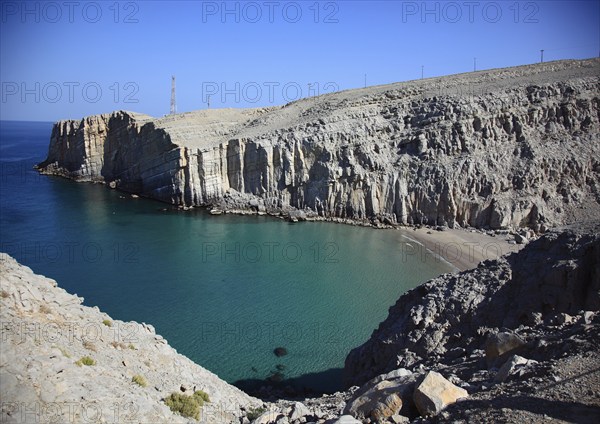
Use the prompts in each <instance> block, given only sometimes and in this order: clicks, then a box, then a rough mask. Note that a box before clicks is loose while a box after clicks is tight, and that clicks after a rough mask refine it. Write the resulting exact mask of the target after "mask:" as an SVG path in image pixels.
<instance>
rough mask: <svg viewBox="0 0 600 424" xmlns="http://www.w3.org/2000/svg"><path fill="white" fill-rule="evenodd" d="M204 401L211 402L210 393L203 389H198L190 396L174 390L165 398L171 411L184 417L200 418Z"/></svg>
mask: <svg viewBox="0 0 600 424" xmlns="http://www.w3.org/2000/svg"><path fill="white" fill-rule="evenodd" d="M204 402H210V400H209V397H208V394H207V393H205V392H203V391H202V390H197V391H196V392H194V394H193V395H191V396H188V395H184V394H183V393H178V392H173V393H171V394H170V395H169V396H168V397H167V398H166V399H165V405H167V406H168V407H169V408H170V409H171V411H173V412H175V413H177V414H180V415H181V416H183V417H191V418H194V419H196V420H198V419H200V409H201V408H202V406H203V405H204Z"/></svg>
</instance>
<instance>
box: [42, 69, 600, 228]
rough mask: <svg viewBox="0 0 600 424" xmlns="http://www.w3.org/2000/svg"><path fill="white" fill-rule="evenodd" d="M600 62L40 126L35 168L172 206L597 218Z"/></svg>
mask: <svg viewBox="0 0 600 424" xmlns="http://www.w3.org/2000/svg"><path fill="white" fill-rule="evenodd" d="M598 75H600V59H590V60H584V61H559V62H550V63H544V64H537V65H529V66H522V67H516V68H507V69H500V70H490V71H482V72H473V73H469V74H461V75H454V76H448V77H441V78H430V79H426V80H421V81H411V82H405V83H397V84H391V85H385V86H376V87H369V88H365V89H358V90H350V91H343V92H339V93H332V94H327V95H323V96H319V97H317V98H308V99H303V100H300V101H297V102H293V103H290V104H287V105H285V106H282V107H273V108H265V109H237V110H236V109H223V110H204V111H197V112H190V113H184V114H179V115H171V116H166V117H163V118H160V119H153V118H151V117H149V116H146V115H140V114H136V113H131V112H123V111H119V112H114V113H112V114H107V115H97V116H90V117H87V118H85V119H83V120H81V121H60V122H58V123H56V124H55V126H54V130H53V132H52V137H51V141H50V148H49V153H48V158H47V159H46V160H45V161H44V162H43V163H41V164H40V165H39V168H40V169H41V171H42V172H45V173H50V174H58V175H63V176H66V177H70V178H73V179H77V180H83V181H101V182H105V183H109V184H110V185H111V186H113V187H116V188H119V189H122V190H125V191H130V192H134V193H138V194H141V195H144V196H148V197H151V198H155V199H159V200H161V201H165V202H168V203H172V204H175V205H179V206H186V207H189V206H209V205H212V206H216V207H219V208H222V209H254V210H260V211H266V212H268V213H273V214H279V213H281V212H285V211H289V210H291V209H294V208H296V209H303V210H305V211H306V212H307V213H308V214H309V215H314V216H321V217H325V218H328V217H338V218H347V219H352V220H359V221H360V220H363V221H369V220H374V219H378V220H379V221H384V222H387V223H391V224H394V223H401V224H419V223H427V224H437V225H449V226H474V227H480V228H484V227H490V228H494V229H496V228H515V227H530V228H532V229H534V230H536V231H540V230H541V231H543V230H545V229H546V228H549V227H552V226H555V225H558V224H564V223H569V222H571V221H575V220H577V219H579V218H581V217H589V216H592V215H593V216H600V212H599V211H600V149H599V148H598V147H599V144H598V142H599V139H600V78H599V77H598Z"/></svg>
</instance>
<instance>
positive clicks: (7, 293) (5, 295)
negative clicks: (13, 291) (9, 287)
mask: <svg viewBox="0 0 600 424" xmlns="http://www.w3.org/2000/svg"><path fill="white" fill-rule="evenodd" d="M0 296H2V299H6V298H7V297H8V296H10V293H9V292H7V291H6V290H2V291H1V292H0Z"/></svg>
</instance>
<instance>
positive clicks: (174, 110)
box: [171, 75, 177, 115]
mask: <svg viewBox="0 0 600 424" xmlns="http://www.w3.org/2000/svg"><path fill="white" fill-rule="evenodd" d="M176 113H177V104H176V103H175V75H173V76H172V77H171V115H174V114H176Z"/></svg>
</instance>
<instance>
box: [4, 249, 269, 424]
mask: <svg viewBox="0 0 600 424" xmlns="http://www.w3.org/2000/svg"><path fill="white" fill-rule="evenodd" d="M82 301H83V299H82V298H80V297H77V296H74V295H72V294H69V293H67V292H65V291H64V290H63V289H61V288H59V287H57V286H56V282H55V281H54V280H51V279H48V278H46V277H43V276H40V275H36V274H34V273H33V272H32V271H31V269H29V268H27V267H25V266H22V265H20V264H18V263H17V262H16V261H15V260H14V259H12V258H11V257H9V256H8V255H6V254H0V305H1V307H0V321H1V324H2V329H1V330H2V342H1V343H0V398H1V399H2V402H1V403H2V405H1V407H2V408H1V412H0V413H1V415H0V421H1V422H3V423H24V422H61V423H88V422H144V423H185V422H189V419H186V418H184V417H182V416H180V415H176V414H174V413H173V412H171V410H170V409H169V408H168V407H167V406H166V405H165V403H164V402H163V399H164V398H166V397H167V396H169V395H170V394H171V393H173V392H178V393H185V394H191V393H192V392H194V391H195V390H202V391H204V392H206V393H207V394H208V395H209V397H210V402H207V403H205V404H204V406H203V407H202V410H201V413H200V420H201V421H202V422H207V423H216V422H219V423H221V422H223V423H229V422H236V423H237V422H239V419H238V417H239V416H241V415H242V408H249V407H252V406H255V405H261V404H262V403H261V402H260V401H258V400H257V399H254V398H252V397H250V396H248V395H247V394H245V393H244V392H242V391H241V390H239V389H237V388H235V387H233V386H231V385H229V384H227V383H226V382H224V381H223V380H221V379H219V378H218V377H217V376H216V375H214V374H212V373H211V372H209V371H207V370H206V369H204V368H202V367H200V366H199V365H196V364H195V363H193V362H192V361H191V360H189V359H188V358H186V357H185V356H182V355H180V354H178V353H177V352H176V351H175V350H174V349H173V348H172V347H171V346H169V345H168V343H167V341H166V340H165V339H163V338H162V337H161V336H160V335H157V334H156V333H155V332H154V328H153V327H152V326H151V325H148V324H138V323H136V322H123V321H118V320H113V319H112V318H110V317H109V316H108V315H106V314H105V313H102V312H101V311H100V310H98V308H90V307H87V306H83V305H82V304H81V302H82ZM84 357H88V358H89V360H83V361H82V358H84ZM92 361H93V362H92ZM86 364H88V365H86ZM134 380H135V381H134Z"/></svg>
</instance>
